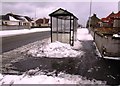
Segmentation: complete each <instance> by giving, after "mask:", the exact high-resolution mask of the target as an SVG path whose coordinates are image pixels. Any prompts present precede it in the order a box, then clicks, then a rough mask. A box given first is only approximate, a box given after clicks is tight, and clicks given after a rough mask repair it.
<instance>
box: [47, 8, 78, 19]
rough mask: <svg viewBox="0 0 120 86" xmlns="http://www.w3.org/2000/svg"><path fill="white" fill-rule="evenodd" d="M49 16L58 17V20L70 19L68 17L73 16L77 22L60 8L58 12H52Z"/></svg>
mask: <svg viewBox="0 0 120 86" xmlns="http://www.w3.org/2000/svg"><path fill="white" fill-rule="evenodd" d="M49 16H53V17H58V18H60V19H70V16H73V17H74V18H76V19H77V20H78V18H77V17H76V16H74V15H73V14H72V13H71V12H68V11H67V10H64V9H62V8H59V9H58V10H56V11H54V12H52V13H51V14H49Z"/></svg>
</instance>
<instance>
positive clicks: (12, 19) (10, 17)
mask: <svg viewBox="0 0 120 86" xmlns="http://www.w3.org/2000/svg"><path fill="white" fill-rule="evenodd" d="M9 19H10V21H20V20H17V19H15V18H14V17H12V16H9Z"/></svg>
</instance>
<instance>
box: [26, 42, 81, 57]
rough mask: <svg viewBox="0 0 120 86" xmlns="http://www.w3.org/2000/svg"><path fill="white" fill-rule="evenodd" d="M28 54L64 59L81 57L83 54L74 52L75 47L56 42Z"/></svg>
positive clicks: (32, 50)
mask: <svg viewBox="0 0 120 86" xmlns="http://www.w3.org/2000/svg"><path fill="white" fill-rule="evenodd" d="M27 54H29V55H32V56H33V57H49V58H64V57H77V56H81V55H83V52H82V51H76V50H74V47H72V46H70V45H69V44H66V43H61V42H58V41H56V42H52V43H50V44H47V45H45V46H42V47H40V46H38V47H36V48H34V49H31V50H29V51H28V52H27Z"/></svg>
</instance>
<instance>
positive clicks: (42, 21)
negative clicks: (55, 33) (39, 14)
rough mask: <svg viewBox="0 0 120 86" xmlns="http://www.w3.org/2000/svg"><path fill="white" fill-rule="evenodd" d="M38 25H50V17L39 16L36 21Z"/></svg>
mask: <svg viewBox="0 0 120 86" xmlns="http://www.w3.org/2000/svg"><path fill="white" fill-rule="evenodd" d="M35 22H36V26H37V27H49V19H48V18H39V19H37V20H36V21H35Z"/></svg>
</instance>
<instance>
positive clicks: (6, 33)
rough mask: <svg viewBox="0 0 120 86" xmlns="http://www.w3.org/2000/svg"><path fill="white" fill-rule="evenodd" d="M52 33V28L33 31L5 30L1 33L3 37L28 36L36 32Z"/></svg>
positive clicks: (34, 29) (33, 29)
mask: <svg viewBox="0 0 120 86" xmlns="http://www.w3.org/2000/svg"><path fill="white" fill-rule="evenodd" d="M43 31H50V28H32V29H20V30H4V31H0V36H1V37H6V36H13V35H20V34H28V33H34V32H43Z"/></svg>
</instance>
